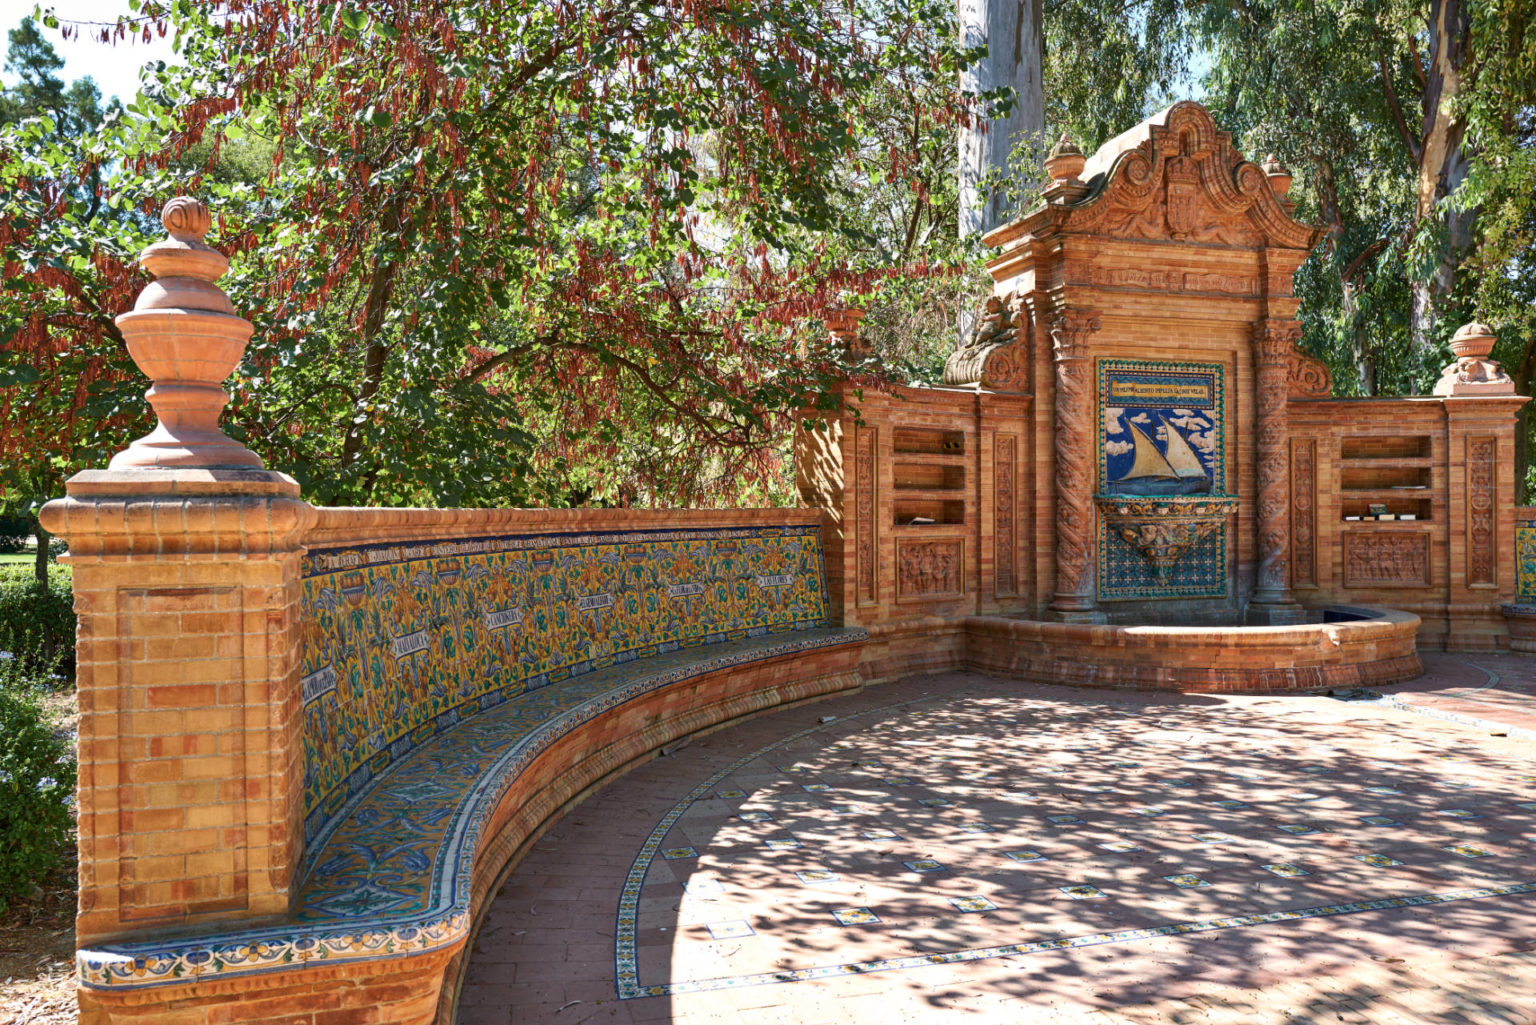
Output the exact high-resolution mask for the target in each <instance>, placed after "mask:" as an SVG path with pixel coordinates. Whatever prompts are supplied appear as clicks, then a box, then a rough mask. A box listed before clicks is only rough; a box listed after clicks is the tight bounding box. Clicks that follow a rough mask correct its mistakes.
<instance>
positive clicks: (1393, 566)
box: [1344, 531, 1430, 587]
mask: <svg viewBox="0 0 1536 1025" xmlns="http://www.w3.org/2000/svg"><path fill="white" fill-rule="evenodd" d="M1429 583H1430V576H1429V535H1428V534H1426V533H1422V532H1420V533H1412V534H1409V533H1403V532H1399V531H1378V532H1366V531H1352V532H1349V533H1346V534H1345V535H1344V586H1345V587H1428V586H1429Z"/></svg>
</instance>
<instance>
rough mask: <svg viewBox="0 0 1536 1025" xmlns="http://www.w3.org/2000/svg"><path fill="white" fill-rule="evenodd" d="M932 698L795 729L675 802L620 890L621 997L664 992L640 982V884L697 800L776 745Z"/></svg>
mask: <svg viewBox="0 0 1536 1025" xmlns="http://www.w3.org/2000/svg"><path fill="white" fill-rule="evenodd" d="M931 700H933V697H932V695H924V696H923V697H920V698H913V699H912V700H911V701H898V702H895V703H894V704H889V705H881V706H880V707H879V708H869V709H865V710H864V711H862V712H850V713H849V714H847V715H842V716H838V717H837V718H836V719H835V720H834V721H832V722H826V723H817V724H816V725H814V726H807V727H806V728H805V729H803V730H800V731H798V732H796V733H791V734H790V735H789V736H787V737H781V738H779V739H778V740H776V741H774V742H773V743H772V744H767V745H764V746H763V747H760V748H758V749H757V750H756V751H753V752H751V753H750V754H747V755H744V756H742V757H741V758H738V759H737V760H736V761H734V762H732V763H731V764H730V765H727V766H726V767H725V768H723V769H721V770H720V771H719V772H717V773H715V774H714V775H713V776H710V777H709V778H708V779H706V780H705V781H704V782H702V783H700V784H699V785H698V786H696V787H694V788H693V789H692V790H690V791H689V792H688V793H687V794H686V795H685V796H684V797H683V799H682V800H680V801H678V802H677V803H676V804H674V805H673V806H672V808H671V810H669V811H668V812H667V813H666V815H664V816H662V818H661V821H660V822H658V823H657V824H656V828H655V829H653V830H651V833H650V835H649V836H647V837H646V838H645V843H644V844H642V845H641V847H640V852H639V853H638V854H636V855H635V860H634V862H633V863H632V864H631V865H630V866H629V875H628V876H626V877H625V879H624V889H623V890H622V891H620V894H619V911H618V921H617V927H616V928H615V930H614V950H613V961H614V978H615V979H616V982H617V988H618V994H619V999H620V1000H633V999H634V998H635V997H644V996H660V995H661V994H660V993H654V992H651V990H653V989H656V987H654V986H648V987H642V986H641V985H640V978H639V964H638V962H637V960H636V951H635V930H636V927H637V920H638V918H639V914H640V888H641V887H642V886H643V885H644V884H645V875H646V873H647V872H649V871H650V868H651V861H652V860H653V859H654V858H655V857H656V852H657V851H659V850H661V841H662V840H663V839H664V838H665V837H666V835H667V833H669V832H670V831H671V830H672V827H673V825H675V824H676V822H677V820H678V819H679V818H681V817H682V815H683V813H684V812H686V811H687V810H688V808H689V807H690V806H691V805H692V804H693V803H694V802H695V801H697V800H699V799H700V798H701V797H703V796H704V795H705V794H707V793H709V792H710V791H711V790H713V789H714V788H715V787H716V786H718V785H719V784H720V781H721V780H723V779H725V778H726V777H728V776H730V775H731V774H732V773H734V772H736V771H737V770H738V769H741V768H742V767H743V766H745V765H748V764H750V763H751V762H752V761H753V760H754V759H756V758H760V757H761V756H763V755H765V754H767V753H768V752H769V751H772V750H773V749H774V748H777V747H783V746H784V745H785V744H788V743H791V742H793V741H796V740H799V739H801V738H802V737H808V736H810V735H811V734H812V733H819V732H821V731H823V730H826V729H829V728H831V727H833V726H838V725H841V724H842V723H845V722H847V721H849V720H850V719H860V718H864V717H866V716H871V715H876V714H878V713H880V712H888V711H890V710H891V709H893V708H904V707H906V706H907V705H915V704H919V703H921V702H923V701H931ZM664 988H666V987H664ZM668 991H671V990H670V989H668ZM678 992H681V991H678Z"/></svg>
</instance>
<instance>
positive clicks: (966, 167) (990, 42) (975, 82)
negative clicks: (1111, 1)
mask: <svg viewBox="0 0 1536 1025" xmlns="http://www.w3.org/2000/svg"><path fill="white" fill-rule="evenodd" d="M959 5H960V6H959V13H960V40H961V44H962V45H963V46H966V47H971V46H979V45H985V46H986V47H987V55H986V57H985V58H984V59H983V60H981V61H978V62H977V63H975V64H973V65H971V66H970V67H968V68H966V69H965V71H963V72H961V75H960V86H961V88H962V89H964V90H965V91H966V92H968V93H974V94H982V93H987V92H990V91H992V90H996V89H1001V88H1011V89H1012V90H1013V92H1014V98H1013V105H1012V106H1011V107H1010V108H1009V110H1008V112H1007V113H1006V114H1005V115H1004V116H1002V117H1000V118H997V119H996V120H992V121H988V122H986V123H985V124H978V125H975V126H973V127H969V128H962V129H961V130H960V237H961V238H964V237H966V236H968V235H971V234H974V233H976V232H987V231H991V230H992V229H993V228H995V227H997V226H998V225H1000V224H1002V223H1003V222H1004V221H1005V220H1007V219H1008V217H1009V216H1011V215H1013V214H1015V213H1018V212H1019V211H1013V210H1009V209H1007V201H1006V199H1005V197H1004V196H1003V195H1002V194H1001V193H999V192H997V191H995V190H993V191H992V192H991V194H990V195H989V194H988V190H987V189H986V182H987V180H988V179H989V178H990V177H1002V176H1004V175H1006V174H1007V171H1008V154H1009V152H1010V150H1011V149H1012V148H1013V146H1014V145H1015V144H1016V143H1023V144H1025V145H1038V144H1039V141H1040V137H1041V135H1042V134H1043V132H1044V129H1045V93H1044V91H1043V90H1042V88H1041V65H1042V63H1043V58H1044V47H1045V36H1044V33H1043V31H1042V27H1041V11H1040V6H1041V5H1040V0H959Z"/></svg>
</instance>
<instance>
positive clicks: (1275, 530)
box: [1253, 320, 1301, 605]
mask: <svg viewBox="0 0 1536 1025" xmlns="http://www.w3.org/2000/svg"><path fill="white" fill-rule="evenodd" d="M1300 335H1301V325H1299V324H1297V323H1296V322H1295V321H1293V320H1261V321H1259V322H1258V323H1257V324H1255V325H1254V328H1253V362H1254V379H1255V381H1254V390H1255V391H1256V392H1257V400H1256V402H1255V413H1254V421H1255V433H1256V435H1257V440H1258V473H1257V477H1258V516H1257V520H1258V531H1259V573H1258V579H1257V581H1255V587H1254V592H1253V600H1254V601H1255V602H1259V603H1262V604H1266V605H1269V604H1289V603H1290V602H1291V600H1292V599H1291V593H1290V578H1289V572H1288V570H1287V568H1286V560H1287V549H1288V548H1289V541H1290V536H1289V535H1290V522H1289V521H1290V516H1289V505H1290V495H1289V494H1288V493H1287V487H1286V480H1287V477H1288V472H1289V470H1290V458H1289V453H1288V452H1287V451H1286V447H1287V446H1286V441H1287V436H1288V435H1289V433H1290V428H1289V424H1288V421H1287V417H1286V408H1285V403H1286V397H1287V395H1288V392H1289V381H1290V368H1291V356H1292V354H1293V353H1294V352H1295V351H1296V339H1297V338H1298V337H1300Z"/></svg>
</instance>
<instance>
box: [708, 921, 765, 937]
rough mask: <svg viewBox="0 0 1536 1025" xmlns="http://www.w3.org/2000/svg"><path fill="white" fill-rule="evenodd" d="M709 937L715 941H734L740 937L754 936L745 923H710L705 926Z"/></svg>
mask: <svg viewBox="0 0 1536 1025" xmlns="http://www.w3.org/2000/svg"><path fill="white" fill-rule="evenodd" d="M705 928H706V929H708V930H709V935H710V936H712V937H714V938H715V939H717V940H734V939H738V938H740V937H742V936H756V935H757V933H755V932H753V931H752V926H750V925H748V924H747V923H746V922H711V923H710V924H709V925H706V926H705Z"/></svg>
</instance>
